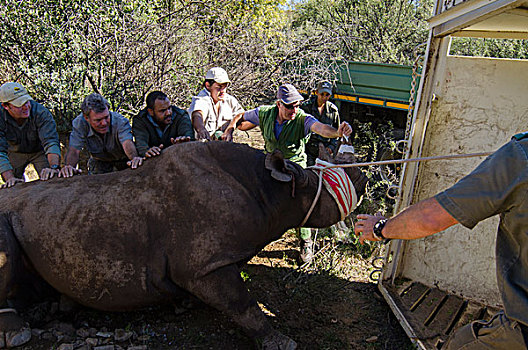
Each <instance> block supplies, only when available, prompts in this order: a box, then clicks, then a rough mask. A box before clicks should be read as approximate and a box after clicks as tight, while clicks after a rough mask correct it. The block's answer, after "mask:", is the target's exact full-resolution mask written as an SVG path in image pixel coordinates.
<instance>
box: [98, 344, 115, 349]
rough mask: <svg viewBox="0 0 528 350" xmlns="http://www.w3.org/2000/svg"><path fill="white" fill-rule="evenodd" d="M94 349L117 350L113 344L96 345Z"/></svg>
mask: <svg viewBox="0 0 528 350" xmlns="http://www.w3.org/2000/svg"><path fill="white" fill-rule="evenodd" d="M93 350H115V349H114V346H113V345H103V346H96V347H95V348H93Z"/></svg>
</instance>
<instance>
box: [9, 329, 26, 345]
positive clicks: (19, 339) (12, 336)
mask: <svg viewBox="0 0 528 350" xmlns="http://www.w3.org/2000/svg"><path fill="white" fill-rule="evenodd" d="M30 340H31V329H29V328H22V329H21V330H18V331H12V332H5V346H6V347H8V348H14V347H16V346H21V345H24V344H26V343H27V342H28V341H30Z"/></svg>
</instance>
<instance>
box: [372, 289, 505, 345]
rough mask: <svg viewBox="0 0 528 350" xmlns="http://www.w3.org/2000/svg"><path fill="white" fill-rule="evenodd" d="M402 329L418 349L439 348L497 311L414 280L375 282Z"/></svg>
mask: <svg viewBox="0 0 528 350" xmlns="http://www.w3.org/2000/svg"><path fill="white" fill-rule="evenodd" d="M378 286H379V289H380V291H381V293H382V294H383V297H384V298H385V300H387V302H388V304H389V306H390V307H391V309H392V311H393V312H394V314H395V315H396V317H397V318H398V320H399V321H400V324H401V325H402V327H403V329H404V330H405V332H406V333H407V335H408V336H409V338H410V339H411V341H412V342H413V343H414V344H416V345H417V346H418V347H419V348H421V349H442V346H443V344H444V343H445V341H446V340H447V338H448V337H449V335H450V334H451V333H452V332H453V330H455V329H457V328H459V327H461V326H463V325H465V324H468V323H469V322H471V321H473V320H479V319H486V320H487V319H490V318H491V316H492V315H493V314H495V313H496V312H497V311H498V310H499V309H497V308H492V307H489V306H486V305H483V304H479V303H477V302H475V301H469V300H466V299H463V298H461V297H459V296H456V295H453V294H449V293H447V292H445V291H442V290H440V289H438V288H434V287H433V288H431V287H428V286H426V285H424V284H422V283H419V282H414V281H409V280H406V281H401V280H400V281H396V283H394V285H391V284H390V282H389V281H383V282H380V283H379V285H378Z"/></svg>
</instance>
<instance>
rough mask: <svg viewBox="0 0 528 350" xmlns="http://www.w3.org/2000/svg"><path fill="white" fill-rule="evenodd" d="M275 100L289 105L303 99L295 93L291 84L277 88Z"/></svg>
mask: <svg viewBox="0 0 528 350" xmlns="http://www.w3.org/2000/svg"><path fill="white" fill-rule="evenodd" d="M277 100H281V101H282V102H283V103H285V104H287V105H289V104H291V103H295V102H297V101H302V100H304V98H303V97H302V96H301V94H300V93H299V92H298V91H297V89H296V88H295V86H293V85H292V84H284V85H281V86H279V90H278V91H277Z"/></svg>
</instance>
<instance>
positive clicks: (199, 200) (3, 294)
mask: <svg viewBox="0 0 528 350" xmlns="http://www.w3.org/2000/svg"><path fill="white" fill-rule="evenodd" d="M346 172H347V174H348V176H349V178H350V179H351V180H352V183H353V184H354V187H355V190H356V192H357V194H358V196H359V195H361V194H363V192H364V190H365V185H366V182H367V179H366V177H365V175H364V174H363V173H362V172H361V171H360V170H358V169H357V168H349V169H347V170H346ZM317 190H318V175H317V174H316V172H314V171H311V170H305V169H303V168H301V167H300V166H298V165H296V164H294V163H291V162H289V161H285V160H284V158H283V156H282V154H281V153H280V152H277V153H273V154H268V155H265V154H264V153H263V152H261V151H259V150H256V149H253V148H251V147H249V146H246V145H242V144H234V143H226V142H209V143H202V142H189V143H186V144H180V145H175V146H171V147H169V148H167V149H165V150H164V151H163V153H162V154H161V155H160V156H159V157H156V158H153V159H149V160H147V161H146V162H145V164H144V165H143V166H142V167H140V168H139V169H136V170H130V169H129V170H124V171H121V172H117V173H110V174H104V175H94V176H77V177H74V178H71V179H52V180H50V181H46V182H43V181H38V182H33V183H30V184H24V185H18V186H15V187H13V188H10V189H5V190H1V191H0V203H1V209H0V307H2V305H4V306H5V305H6V300H7V299H8V298H9V297H10V294H12V293H13V291H14V290H15V285H16V284H17V277H18V275H17V274H20V271H22V270H23V269H24V266H27V265H30V266H31V268H32V269H34V271H36V273H37V274H38V275H39V276H40V277H42V278H43V279H44V280H45V281H46V282H47V283H49V285H51V286H52V287H53V288H54V289H56V290H57V291H58V292H60V293H62V294H65V295H66V296H68V297H69V298H71V299H73V300H74V301H76V302H78V303H80V304H83V305H85V306H88V307H92V308H96V309H100V310H108V311H119V310H130V309H134V308H141V307H145V306H148V305H153V304H159V303H167V302H170V301H171V300H172V299H173V298H175V297H176V296H180V295H181V291H182V290H184V291H187V292H190V293H191V294H193V295H195V296H196V297H198V298H199V299H201V300H202V301H203V302H205V303H206V304H209V305H211V306H213V307H215V308H216V309H218V310H221V311H222V312H224V313H226V314H228V315H229V316H230V317H231V318H232V319H233V320H234V321H235V322H236V323H237V324H238V325H239V326H240V327H241V328H243V329H244V331H245V332H246V333H247V334H248V336H250V337H252V338H253V339H255V340H256V343H257V344H260V347H262V348H268V349H272V348H274V349H275V348H276V349H294V348H295V347H296V343H295V342H294V341H293V340H291V339H290V338H289V337H287V336H285V335H282V334H280V333H279V332H278V331H275V330H274V329H273V328H272V327H271V325H270V323H269V322H268V321H267V319H266V317H265V315H264V314H263V313H262V312H261V310H260V309H259V307H258V305H257V303H256V302H255V300H254V299H253V298H252V297H251V296H250V294H249V293H248V291H247V289H246V287H245V286H244V282H243V280H242V279H241V276H240V271H239V269H238V267H237V264H238V263H240V262H245V261H247V260H249V259H250V258H251V257H253V256H254V255H256V254H257V253H258V252H259V251H260V250H261V249H262V248H263V247H264V246H266V245H267V244H268V243H270V242H272V241H274V240H276V239H278V238H280V237H281V236H282V234H283V233H284V232H285V231H286V230H288V229H290V228H294V227H298V226H299V225H300V224H301V222H302V221H303V219H304V218H305V216H306V214H307V212H308V210H309V208H310V207H311V205H312V202H313V201H314V198H315V196H316V192H317ZM340 218H341V213H340V211H339V210H338V206H337V205H336V202H335V200H334V199H333V197H332V196H331V195H330V194H329V192H327V191H326V189H324V188H323V189H322V191H321V194H320V198H319V199H318V201H317V204H316V205H315V207H314V209H313V212H312V213H311V215H310V216H309V218H308V220H307V222H306V223H305V226H306V227H327V226H330V225H332V224H334V223H336V222H338V221H339V220H340ZM23 265H24V266H23ZM11 311H13V310H10V309H5V310H3V312H1V311H0V345H4V346H16V345H17V344H19V343H22V342H24V341H26V340H27V337H24V334H25V333H24V332H26V333H27V328H24V322H23V320H22V319H21V318H20V317H19V316H18V315H17V314H16V313H15V312H11Z"/></svg>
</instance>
